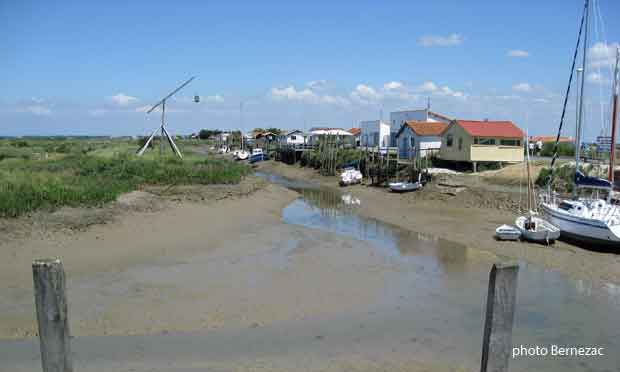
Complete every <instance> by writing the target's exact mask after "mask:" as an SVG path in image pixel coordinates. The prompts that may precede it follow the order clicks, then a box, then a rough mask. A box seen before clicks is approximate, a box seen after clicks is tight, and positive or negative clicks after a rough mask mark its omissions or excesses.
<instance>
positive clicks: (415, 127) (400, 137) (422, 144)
mask: <svg viewBox="0 0 620 372" xmlns="http://www.w3.org/2000/svg"><path fill="white" fill-rule="evenodd" d="M447 127H448V124H446V123H443V122H439V121H436V122H433V121H416V120H408V121H405V122H404V123H403V124H402V125H401V126H400V129H399V130H398V132H396V146H397V147H398V156H399V158H401V159H412V158H415V157H418V156H420V157H425V156H428V155H431V154H433V153H437V152H439V149H440V148H441V140H442V137H441V135H442V133H443V132H444V131H445V130H446V128H447Z"/></svg>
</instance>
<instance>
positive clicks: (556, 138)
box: [547, 0, 589, 184]
mask: <svg viewBox="0 0 620 372" xmlns="http://www.w3.org/2000/svg"><path fill="white" fill-rule="evenodd" d="M588 2H589V0H586V1H585V4H584V6H583V14H582V15H581V22H580V25H579V34H578V35H577V45H576V46H575V54H574V55H573V64H572V66H571V69H570V77H569V78H568V87H567V88H566V95H565V96H564V106H563V107H562V117H561V118H560V127H559V128H558V134H557V136H556V137H555V144H554V145H553V158H552V159H551V173H549V177H548V179H547V184H550V183H551V180H552V179H553V169H554V168H553V166H554V165H555V161H556V159H557V157H558V144H559V142H560V135H561V134H562V127H563V126H564V118H565V116H566V105H567V104H568V97H569V96H570V87H571V85H572V82H573V75H574V73H575V63H576V62H577V54H578V53H579V45H580V44H581V34H582V32H583V24H584V22H585V19H586V13H587V11H588ZM576 145H577V146H579V144H576Z"/></svg>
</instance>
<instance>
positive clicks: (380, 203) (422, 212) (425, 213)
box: [256, 161, 620, 284]
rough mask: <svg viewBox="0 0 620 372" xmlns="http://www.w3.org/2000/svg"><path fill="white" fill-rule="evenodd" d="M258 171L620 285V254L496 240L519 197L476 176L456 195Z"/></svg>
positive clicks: (443, 233) (406, 222) (286, 170)
mask: <svg viewBox="0 0 620 372" xmlns="http://www.w3.org/2000/svg"><path fill="white" fill-rule="evenodd" d="M256 169H257V170H260V171H264V172H270V173H274V174H277V175H280V176H283V177H287V178H291V179H295V180H306V181H312V182H315V183H317V184H319V185H321V186H323V187H329V188H334V189H340V190H341V191H343V192H346V193H349V194H351V195H353V196H356V197H358V198H359V199H360V200H361V205H360V206H359V208H358V211H359V213H360V214H361V215H362V216H365V217H369V218H374V219H377V220H380V221H383V222H387V223H390V224H393V225H396V226H398V227H401V228H404V229H407V230H411V231H415V232H420V233H425V234H431V235H435V236H438V237H440V238H444V239H447V240H451V241H455V242H459V243H462V244H465V245H466V246H468V247H471V248H476V249H480V250H482V251H487V252H491V253H493V254H496V255H498V256H503V257H506V258H508V259H513V260H523V261H525V262H528V263H531V264H535V265H539V266H542V267H543V268H545V269H551V270H555V271H558V272H560V273H561V274H564V275H566V276H568V277H570V278H573V279H577V280H588V281H591V282H594V283H598V284H605V283H613V284H620V271H619V270H618V267H620V255H617V254H613V253H599V252H595V251H589V250H586V249H583V248H579V247H577V246H573V245H570V244H568V243H565V242H562V241H557V242H555V244H553V245H551V246H545V245H541V244H535V243H527V242H510V241H496V240H495V239H494V238H493V236H494V233H495V228H496V227H497V226H499V225H501V224H504V223H510V224H512V223H514V220H515V218H516V217H517V212H516V211H515V210H514V203H515V199H516V198H518V195H511V192H499V191H495V188H494V186H493V185H490V186H489V185H485V184H484V183H483V182H480V180H479V179H475V178H474V177H475V176H468V177H469V178H470V179H469V180H468V182H469V183H470V185H469V186H468V190H467V191H465V192H459V193H455V195H449V194H444V193H443V192H438V191H437V190H436V189H430V188H429V190H427V189H422V190H420V191H416V192H412V193H404V194H394V193H390V192H389V191H388V190H387V189H386V188H380V187H371V186H366V185H355V186H349V187H346V188H340V187H338V179H337V177H335V176H332V177H326V176H321V175H319V174H318V173H317V172H316V171H315V170H314V169H311V168H302V167H299V166H295V165H286V164H284V163H280V162H274V161H268V162H262V163H259V165H258V166H257V168H256ZM481 205H482V206H481Z"/></svg>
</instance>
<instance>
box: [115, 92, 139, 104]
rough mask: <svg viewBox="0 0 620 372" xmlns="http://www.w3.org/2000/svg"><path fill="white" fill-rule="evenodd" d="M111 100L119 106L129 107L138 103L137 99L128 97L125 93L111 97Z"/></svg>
mask: <svg viewBox="0 0 620 372" xmlns="http://www.w3.org/2000/svg"><path fill="white" fill-rule="evenodd" d="M109 99H110V101H112V102H113V103H114V104H115V105H118V106H129V105H130V104H132V103H134V102H137V101H138V99H137V98H136V97H132V96H128V95H126V94H125V93H118V94H117V95H114V96H111V97H109Z"/></svg>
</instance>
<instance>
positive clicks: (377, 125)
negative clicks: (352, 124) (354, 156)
mask: <svg viewBox="0 0 620 372" xmlns="http://www.w3.org/2000/svg"><path fill="white" fill-rule="evenodd" d="M360 146H368V147H375V146H376V147H388V146H390V124H388V123H385V122H383V121H381V120H370V121H362V122H360Z"/></svg>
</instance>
